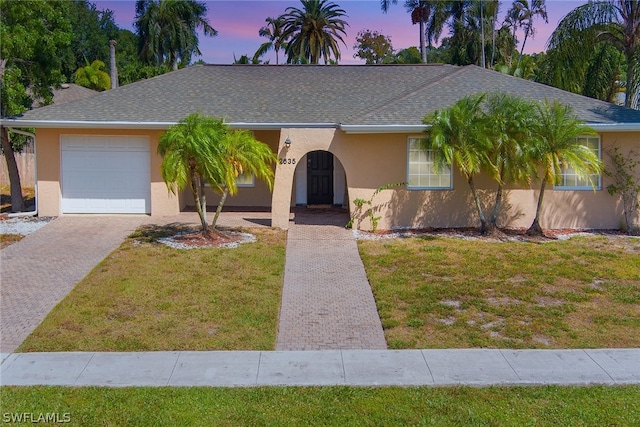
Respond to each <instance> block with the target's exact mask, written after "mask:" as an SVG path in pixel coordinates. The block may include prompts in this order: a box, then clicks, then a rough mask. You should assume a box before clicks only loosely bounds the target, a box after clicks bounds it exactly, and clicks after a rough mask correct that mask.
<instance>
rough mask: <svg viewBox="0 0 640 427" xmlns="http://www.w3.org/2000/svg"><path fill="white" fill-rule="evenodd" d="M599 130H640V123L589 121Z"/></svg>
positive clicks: (592, 126)
mask: <svg viewBox="0 0 640 427" xmlns="http://www.w3.org/2000/svg"><path fill="white" fill-rule="evenodd" d="M587 126H589V127H591V128H593V129H594V130H596V131H598V132H640V123H587Z"/></svg>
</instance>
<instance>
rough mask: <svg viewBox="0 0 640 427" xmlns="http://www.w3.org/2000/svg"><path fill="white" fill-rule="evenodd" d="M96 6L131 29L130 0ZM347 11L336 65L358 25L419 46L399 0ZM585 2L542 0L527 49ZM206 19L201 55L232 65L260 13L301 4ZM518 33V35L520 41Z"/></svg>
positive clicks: (256, 7) (252, 46)
mask: <svg viewBox="0 0 640 427" xmlns="http://www.w3.org/2000/svg"><path fill="white" fill-rule="evenodd" d="M94 3H95V5H96V7H97V8H98V9H99V10H103V9H111V10H112V11H113V12H114V16H115V20H116V23H117V24H118V26H119V27H120V28H125V29H129V30H131V31H134V28H133V21H134V17H135V0H98V1H94ZM334 3H337V4H338V5H339V6H340V7H341V8H342V9H344V10H345V11H346V13H347V17H346V18H344V20H345V21H346V22H348V23H349V27H347V29H346V31H347V37H346V38H345V39H344V41H345V43H346V46H344V45H340V48H341V52H342V59H341V60H340V63H341V64H361V63H363V61H361V60H360V59H359V58H354V57H353V54H354V49H353V44H354V42H355V38H356V34H357V33H358V32H359V31H360V30H365V29H370V30H372V31H373V30H377V31H379V32H381V33H382V34H384V35H386V36H389V37H390V38H391V43H392V44H393V47H394V49H396V50H399V49H403V48H406V47H409V46H417V45H418V26H417V25H411V17H410V15H409V13H407V12H406V11H405V9H404V6H403V4H404V1H403V0H399V1H398V4H397V5H392V6H391V8H390V10H389V13H386V14H385V13H383V12H382V10H381V9H380V1H379V0H342V1H341V0H335V1H334ZM584 3H586V1H581V0H547V12H548V14H549V23H548V24H545V23H544V21H543V20H541V19H540V18H536V21H535V28H536V34H535V37H534V38H533V39H531V38H529V40H527V45H526V47H525V52H526V53H534V52H541V51H543V50H545V45H546V43H547V40H548V39H549V36H550V35H551V33H552V32H553V30H554V29H555V27H556V26H557V24H558V22H559V21H560V20H561V19H562V18H563V17H564V16H565V15H566V14H567V12H569V11H571V10H572V9H574V8H576V7H578V6H580V5H581V4H584ZM206 4H207V8H208V18H209V23H210V24H211V25H212V26H213V27H214V28H215V29H216V30H218V35H217V36H216V37H204V36H201V37H200V50H201V51H202V57H195V58H194V60H198V59H202V60H204V61H205V62H206V63H210V64H231V63H233V56H234V54H235V56H236V57H240V56H242V55H249V56H253V54H254V53H255V51H256V50H257V49H258V47H259V46H260V44H262V43H263V42H265V41H267V39H266V38H264V37H260V36H258V30H259V29H260V27H262V26H264V25H265V18H267V17H277V16H279V15H281V14H283V13H284V12H285V9H286V8H287V7H289V6H294V7H300V2H299V1H289V0H287V1H285V0H282V1H273V0H264V1H256V0H234V1H229V0H209V1H206ZM510 6H511V2H501V4H500V12H499V22H502V21H503V20H504V15H505V13H506V11H507V10H508V9H509V8H510ZM523 38H524V37H523V34H521V33H520V34H518V39H519V40H522V39H523ZM283 56H284V55H283V53H282V52H281V53H280V61H281V62H283ZM263 60H271V63H272V64H275V55H274V54H273V52H270V53H268V54H267V55H265V56H264V57H263Z"/></svg>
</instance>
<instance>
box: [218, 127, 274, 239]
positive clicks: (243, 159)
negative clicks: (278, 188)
mask: <svg viewBox="0 0 640 427" xmlns="http://www.w3.org/2000/svg"><path fill="white" fill-rule="evenodd" d="M221 145H222V148H223V156H224V161H225V164H226V165H227V168H226V169H225V175H224V177H223V180H222V181H220V182H218V183H216V184H217V185H216V186H215V187H214V188H215V189H216V190H217V191H218V192H219V193H221V194H222V197H221V198H220V202H219V203H218V208H217V209H216V214H215V216H214V217H213V222H212V223H211V227H213V228H216V223H217V221H218V216H220V212H222V207H223V205H224V202H225V200H226V199H227V196H228V195H229V194H231V195H234V194H236V192H237V191H238V187H237V185H236V182H237V179H238V177H239V176H240V175H243V174H251V175H253V176H255V177H256V178H258V179H260V180H262V181H264V182H265V183H266V184H267V185H268V186H269V189H270V190H271V189H272V188H273V179H274V172H273V165H274V164H275V163H276V160H277V156H276V155H275V153H274V152H273V151H272V150H271V148H269V146H268V145H267V144H265V143H263V142H260V141H258V140H256V139H255V138H254V136H253V134H252V133H251V132H249V131H247V130H233V131H227V133H226V135H225V138H224V139H223V140H222V141H221Z"/></svg>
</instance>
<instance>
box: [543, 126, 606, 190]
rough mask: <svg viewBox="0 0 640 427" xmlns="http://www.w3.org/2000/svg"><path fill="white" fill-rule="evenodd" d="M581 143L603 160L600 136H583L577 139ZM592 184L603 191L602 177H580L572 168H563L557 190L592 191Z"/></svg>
mask: <svg viewBox="0 0 640 427" xmlns="http://www.w3.org/2000/svg"><path fill="white" fill-rule="evenodd" d="M576 139H577V140H578V142H579V143H581V144H583V145H585V146H586V147H589V149H591V150H593V152H594V153H595V154H596V155H597V156H598V158H599V159H601V158H602V153H601V146H600V137H598V136H581V137H578V138H576ZM592 184H593V185H594V186H595V188H596V189H597V190H600V189H602V175H601V174H590V175H586V176H585V175H582V176H580V175H578V174H577V173H576V171H575V170H574V169H573V168H572V167H570V166H562V173H561V174H560V176H559V177H558V182H556V185H555V188H556V189H558V190H592V189H593V188H594V187H592Z"/></svg>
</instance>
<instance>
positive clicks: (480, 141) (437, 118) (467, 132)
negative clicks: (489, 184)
mask: <svg viewBox="0 0 640 427" xmlns="http://www.w3.org/2000/svg"><path fill="white" fill-rule="evenodd" d="M485 97H486V96H485V95H484V94H483V95H473V96H468V97H465V98H462V99H461V100H459V101H458V102H456V103H455V104H454V105H453V106H451V107H449V108H447V109H444V110H436V111H435V112H434V113H432V114H431V115H428V116H427V117H425V119H424V123H425V124H427V125H431V126H430V128H429V129H428V130H427V137H426V138H425V139H424V140H423V148H424V149H427V150H433V156H434V164H435V167H436V169H437V170H442V169H443V167H444V166H446V165H449V166H452V165H455V166H457V168H458V169H459V170H460V172H461V173H462V175H464V177H465V178H466V180H467V183H468V184H469V188H470V189H471V193H472V194H473V200H474V202H475V205H476V209H477V211H478V217H479V218H480V233H481V234H487V233H488V232H489V231H491V229H490V224H489V223H488V222H487V220H486V218H485V215H484V211H483V209H482V202H481V201H480V197H479V195H478V192H477V190H476V186H475V182H474V177H475V176H476V175H478V174H479V173H480V172H481V171H482V170H487V171H490V175H492V176H495V175H496V172H495V171H496V168H495V166H494V165H493V164H492V163H491V161H490V159H489V157H488V153H489V150H490V147H491V141H490V138H488V131H487V128H488V123H487V120H486V115H485V114H484V112H483V111H482V103H483V101H484V99H485Z"/></svg>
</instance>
